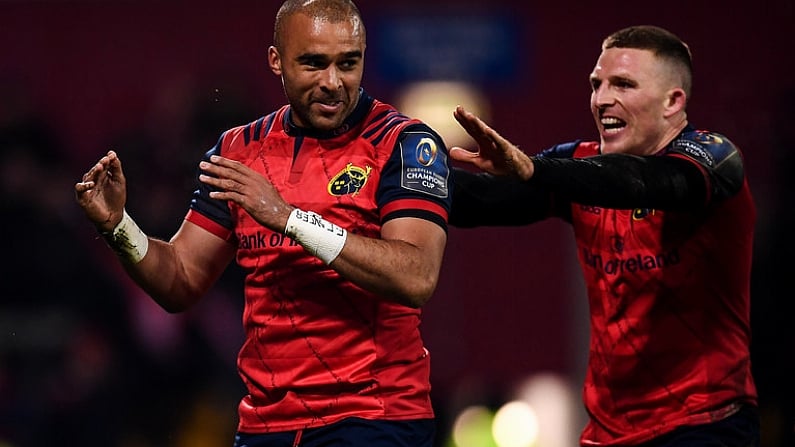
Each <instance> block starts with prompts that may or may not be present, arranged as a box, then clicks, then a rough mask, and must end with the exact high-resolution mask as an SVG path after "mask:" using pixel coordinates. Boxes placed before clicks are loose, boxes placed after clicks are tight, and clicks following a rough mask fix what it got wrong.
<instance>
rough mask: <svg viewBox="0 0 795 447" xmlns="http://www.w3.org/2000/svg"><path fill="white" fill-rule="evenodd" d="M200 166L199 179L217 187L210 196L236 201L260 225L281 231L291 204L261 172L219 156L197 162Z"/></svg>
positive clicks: (288, 214)
mask: <svg viewBox="0 0 795 447" xmlns="http://www.w3.org/2000/svg"><path fill="white" fill-rule="evenodd" d="M199 168H200V169H201V170H202V172H203V173H202V174H200V175H199V180H200V181H201V182H203V183H206V184H208V185H210V186H212V187H214V188H216V189H217V190H218V191H213V192H211V193H210V197H211V198H213V199H218V200H230V201H232V202H235V203H237V204H238V205H240V206H241V207H242V208H243V209H244V210H246V212H248V214H250V215H251V217H253V218H254V220H256V221H257V222H259V223H260V224H261V225H263V226H265V227H268V228H270V229H271V230H273V231H278V232H284V228H285V227H286V226H287V219H288V218H289V217H290V212H291V211H292V210H293V208H294V207H293V206H291V205H290V204H288V203H287V202H285V201H284V199H283V198H282V196H281V195H280V194H279V192H278V191H277V190H276V188H275V187H274V186H273V184H271V182H269V181H268V179H266V178H265V177H263V176H262V174H260V173H259V172H257V171H255V170H253V169H251V168H250V167H248V166H246V165H244V164H243V163H240V162H239V161H235V160H230V159H228V158H224V157H221V156H218V155H213V156H211V157H210V161H209V162H207V161H202V162H201V163H199Z"/></svg>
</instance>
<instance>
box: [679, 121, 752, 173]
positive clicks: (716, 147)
mask: <svg viewBox="0 0 795 447" xmlns="http://www.w3.org/2000/svg"><path fill="white" fill-rule="evenodd" d="M667 153H670V154H677V155H680V156H684V157H685V158H688V159H691V160H693V161H695V162H697V163H699V164H700V165H702V166H704V167H706V168H709V169H717V168H718V167H720V166H721V165H723V164H725V163H729V164H734V163H740V164H742V159H741V156H740V151H739V149H738V148H737V146H736V145H735V144H734V143H732V142H731V141H730V140H729V139H728V138H727V137H726V136H724V135H721V134H719V133H717V132H711V131H707V130H688V131H685V132H682V133H681V134H680V135H679V136H678V137H677V138H676V139H675V140H674V141H672V142H671V144H670V147H669V149H668V151H667Z"/></svg>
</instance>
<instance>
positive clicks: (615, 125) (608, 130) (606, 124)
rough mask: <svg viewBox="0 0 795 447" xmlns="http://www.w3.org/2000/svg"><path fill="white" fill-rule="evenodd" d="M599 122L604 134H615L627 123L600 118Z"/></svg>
mask: <svg viewBox="0 0 795 447" xmlns="http://www.w3.org/2000/svg"><path fill="white" fill-rule="evenodd" d="M599 122H601V123H602V128H603V129H604V132H605V134H615V133H618V132H620V131H621V130H622V129H624V128H625V127H627V123H626V122H625V121H624V120H620V119H618V118H614V117H602V118H601V119H600V120H599Z"/></svg>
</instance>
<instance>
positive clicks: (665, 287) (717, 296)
mask: <svg viewBox="0 0 795 447" xmlns="http://www.w3.org/2000/svg"><path fill="white" fill-rule="evenodd" d="M598 153H599V148H598V144H597V143H583V144H580V145H578V146H577V148H576V150H575V152H574V157H575V158H581V157H587V156H591V155H597V154H598ZM660 156H673V157H681V158H684V159H687V160H690V161H691V162H692V163H694V164H696V165H697V166H698V167H699V169H701V171H702V172H703V173H704V177H705V179H706V180H707V183H708V186H709V187H710V188H712V187H713V186H714V185H712V184H710V182H712V181H714V179H715V178H719V177H720V175H710V174H715V173H716V172H717V170H719V169H720V165H721V163H722V162H723V161H725V160H726V159H728V157H730V156H739V153H738V152H737V149H736V148H735V147H734V146H733V145H732V144H731V143H730V142H729V141H728V140H726V139H725V137H722V136H720V135H717V134H711V133H707V132H700V131H691V132H685V133H684V134H683V135H681V136H680V137H679V138H678V139H677V140H675V141H674V142H673V143H672V144H671V145H670V146H669V147H668V148H666V149H665V151H664V152H663V153H661V154H660ZM741 181H742V188H741V189H740V191H739V193H737V194H735V195H733V196H732V197H729V198H728V199H726V200H723V201H720V202H718V203H713V204H710V205H709V206H706V207H704V208H703V210H702V211H700V212H692V211H690V212H675V211H660V210H654V209H626V210H623V209H609V208H602V207H594V206H582V205H578V204H572V206H571V211H572V219H571V220H572V225H573V227H574V232H575V236H576V243H577V247H578V254H579V261H580V264H581V267H582V271H583V273H584V278H585V284H586V285H587V289H588V290H587V291H588V299H589V305H590V315H591V335H590V355H589V360H588V367H587V375H586V379H585V387H584V401H585V406H586V409H587V411H588V413H589V415H590V422H589V423H588V425H587V427H586V428H585V430H584V432H583V433H582V437H581V443H582V444H583V445H632V444H638V443H640V442H643V441H646V440H649V439H650V438H653V437H656V436H658V435H660V434H663V433H666V432H668V431H671V430H673V429H674V428H676V427H677V426H681V425H692V424H702V423H708V422H712V421H715V420H718V419H722V418H724V417H726V416H727V415H729V414H731V413H732V412H734V411H736V410H737V409H738V405H739V404H741V403H744V402H746V403H752V404H755V403H756V388H755V385H754V382H753V379H752V375H751V362H750V353H749V345H750V321H749V320H750V269H751V255H752V242H753V228H754V222H755V215H756V212H755V207H754V204H753V200H752V197H751V194H750V192H749V189H748V184H747V180H745V179H742V180H741Z"/></svg>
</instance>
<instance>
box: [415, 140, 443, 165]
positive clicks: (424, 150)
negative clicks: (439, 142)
mask: <svg viewBox="0 0 795 447" xmlns="http://www.w3.org/2000/svg"><path fill="white" fill-rule="evenodd" d="M438 153H439V148H437V147H436V142H435V141H433V139H431V138H421V139H420V142H419V143H417V161H419V162H420V164H421V165H423V166H430V165H432V164H433V162H434V161H436V156H437V155H438Z"/></svg>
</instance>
